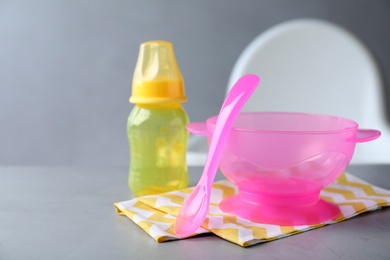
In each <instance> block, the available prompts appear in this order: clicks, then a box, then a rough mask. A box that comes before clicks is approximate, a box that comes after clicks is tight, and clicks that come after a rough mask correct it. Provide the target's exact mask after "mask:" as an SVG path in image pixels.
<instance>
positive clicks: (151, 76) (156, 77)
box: [130, 41, 187, 104]
mask: <svg viewBox="0 0 390 260" xmlns="http://www.w3.org/2000/svg"><path fill="white" fill-rule="evenodd" d="M185 101H187V97H186V96H185V93H184V81H183V77H182V75H181V72H180V69H179V66H178V65H177V62H176V57H175V53H174V50H173V45H172V43H170V42H166V41H149V42H144V43H142V44H141V46H140V50H139V55H138V60H137V65H136V67H135V70H134V75H133V87H132V95H131V97H130V102H131V103H136V104H162V103H180V102H185Z"/></svg>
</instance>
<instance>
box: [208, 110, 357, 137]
mask: <svg viewBox="0 0 390 260" xmlns="http://www.w3.org/2000/svg"><path fill="white" fill-rule="evenodd" d="M251 114H262V115H272V114H274V115H286V114H287V115H292V116H311V117H318V116H320V117H325V118H331V119H335V120H342V121H345V122H348V123H349V124H351V127H344V128H340V129H332V130H269V129H250V128H244V127H234V126H233V127H232V129H231V131H236V132H249V133H267V134H299V135H304V134H337V133H343V132H347V131H351V130H356V131H357V128H358V126H359V124H358V123H357V122H356V121H354V120H351V119H348V118H345V117H341V116H333V115H328V114H321V113H307V112H283V111H280V112H279V111H253V112H240V114H239V115H238V117H239V116H240V115H251ZM238 117H237V118H238ZM217 118H218V115H215V116H212V117H209V118H207V120H206V125H207V129H208V130H209V131H210V127H209V126H212V127H213V128H214V127H215V125H216V121H217Z"/></svg>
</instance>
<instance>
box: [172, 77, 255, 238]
mask: <svg viewBox="0 0 390 260" xmlns="http://www.w3.org/2000/svg"><path fill="white" fill-rule="evenodd" d="M259 82H260V78H259V77H258V76H256V75H251V74H249V75H244V76H242V77H241V78H240V79H239V80H238V81H237V82H236V84H234V86H233V88H232V89H231V90H230V92H229V94H228V96H227V97H226V99H225V102H224V103H223V105H222V108H221V111H220V112H219V115H218V119H217V123H216V126H215V130H214V133H213V135H212V137H211V143H210V147H209V151H208V154H207V159H206V164H205V166H204V169H203V173H202V177H201V178H200V180H199V182H198V184H197V185H196V187H195V188H194V190H193V191H192V193H191V195H190V196H189V197H188V199H187V200H186V201H185V202H184V205H183V207H182V208H181V210H180V212H179V215H178V217H177V219H176V224H175V232H176V235H177V236H179V237H186V236H189V235H192V234H193V233H194V232H195V231H196V230H197V229H198V228H199V227H200V226H201V225H202V223H203V221H204V220H205V218H206V215H207V213H208V210H209V205H210V192H211V186H212V183H213V181H214V178H215V174H216V172H217V169H218V165H219V161H220V159H221V155H222V150H223V147H224V145H225V142H226V139H227V137H228V135H229V132H230V129H231V128H232V126H233V123H234V121H235V120H236V118H237V116H238V114H239V113H240V110H241V108H242V107H243V106H244V104H245V102H246V101H247V100H248V99H249V97H250V96H251V95H252V93H253V91H255V89H256V87H257V85H258V84H259Z"/></svg>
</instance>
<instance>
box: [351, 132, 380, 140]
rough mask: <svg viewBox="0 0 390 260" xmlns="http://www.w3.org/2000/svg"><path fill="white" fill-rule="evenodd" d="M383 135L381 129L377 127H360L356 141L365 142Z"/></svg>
mask: <svg viewBox="0 0 390 260" xmlns="http://www.w3.org/2000/svg"><path fill="white" fill-rule="evenodd" d="M380 135H381V132H380V131H379V130H375V129H358V132H357V136H356V140H355V141H356V142H357V143H363V142H368V141H372V140H375V139H377V138H378V137H379V136H380Z"/></svg>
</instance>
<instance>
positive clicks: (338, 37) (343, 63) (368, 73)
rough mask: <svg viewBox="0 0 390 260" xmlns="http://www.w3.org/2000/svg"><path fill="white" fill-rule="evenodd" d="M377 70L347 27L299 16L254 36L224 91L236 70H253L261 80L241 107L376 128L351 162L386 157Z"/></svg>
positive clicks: (387, 133) (387, 137)
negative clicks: (376, 133) (312, 115)
mask: <svg viewBox="0 0 390 260" xmlns="http://www.w3.org/2000/svg"><path fill="white" fill-rule="evenodd" d="M379 72H380V70H379V68H378V66H377V64H376V61H375V59H374V58H373V56H372V55H371V53H370V52H369V50H368V49H367V48H366V47H365V46H364V45H363V44H362V43H361V42H360V41H359V40H358V39H357V38H356V37H355V36H354V35H352V34H351V33H350V32H348V31H347V30H345V29H343V28H341V27H339V26H337V25H335V24H332V23H329V22H325V21H320V20H315V19H299V20H292V21H288V22H284V23H282V24H279V25H276V26H274V27H272V28H270V29H268V30H267V31H265V32H264V33H262V34H260V35H259V36H257V37H256V38H255V39H254V40H253V41H252V42H251V43H250V44H249V45H248V46H247V47H246V48H245V49H244V51H243V52H242V54H241V55H240V57H239V58H238V60H237V62H236V64H235V65H234V68H233V70H232V73H231V75H230V79H229V83H228V89H227V91H229V89H230V87H231V86H233V84H234V83H235V81H236V80H237V79H238V78H239V77H240V76H242V75H244V74H247V73H252V74H257V75H259V76H260V78H261V83H260V86H259V87H258V89H257V90H256V91H255V93H254V94H253V96H252V97H251V98H250V100H249V101H248V102H247V104H246V105H245V106H244V108H243V110H242V111H294V112H310V113H322V114H329V115H336V116H342V117H346V118H349V119H352V120H354V121H356V122H358V123H359V128H373V129H378V130H380V131H381V132H382V136H381V137H379V139H377V140H375V141H371V142H368V143H362V144H357V145H356V150H355V154H354V156H353V159H352V161H351V164H363V163H390V127H389V124H388V121H387V119H386V112H385V101H384V91H383V89H382V88H383V84H382V78H381V75H380V73H379ZM197 140H200V139H197ZM195 141H196V140H194V141H193V143H195ZM198 142H199V141H198ZM205 152H206V151H203V153H205ZM199 158H200V157H199V156H198V161H197V163H198V164H201V162H200V160H199ZM189 159H190V158H189ZM190 164H191V163H190Z"/></svg>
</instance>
